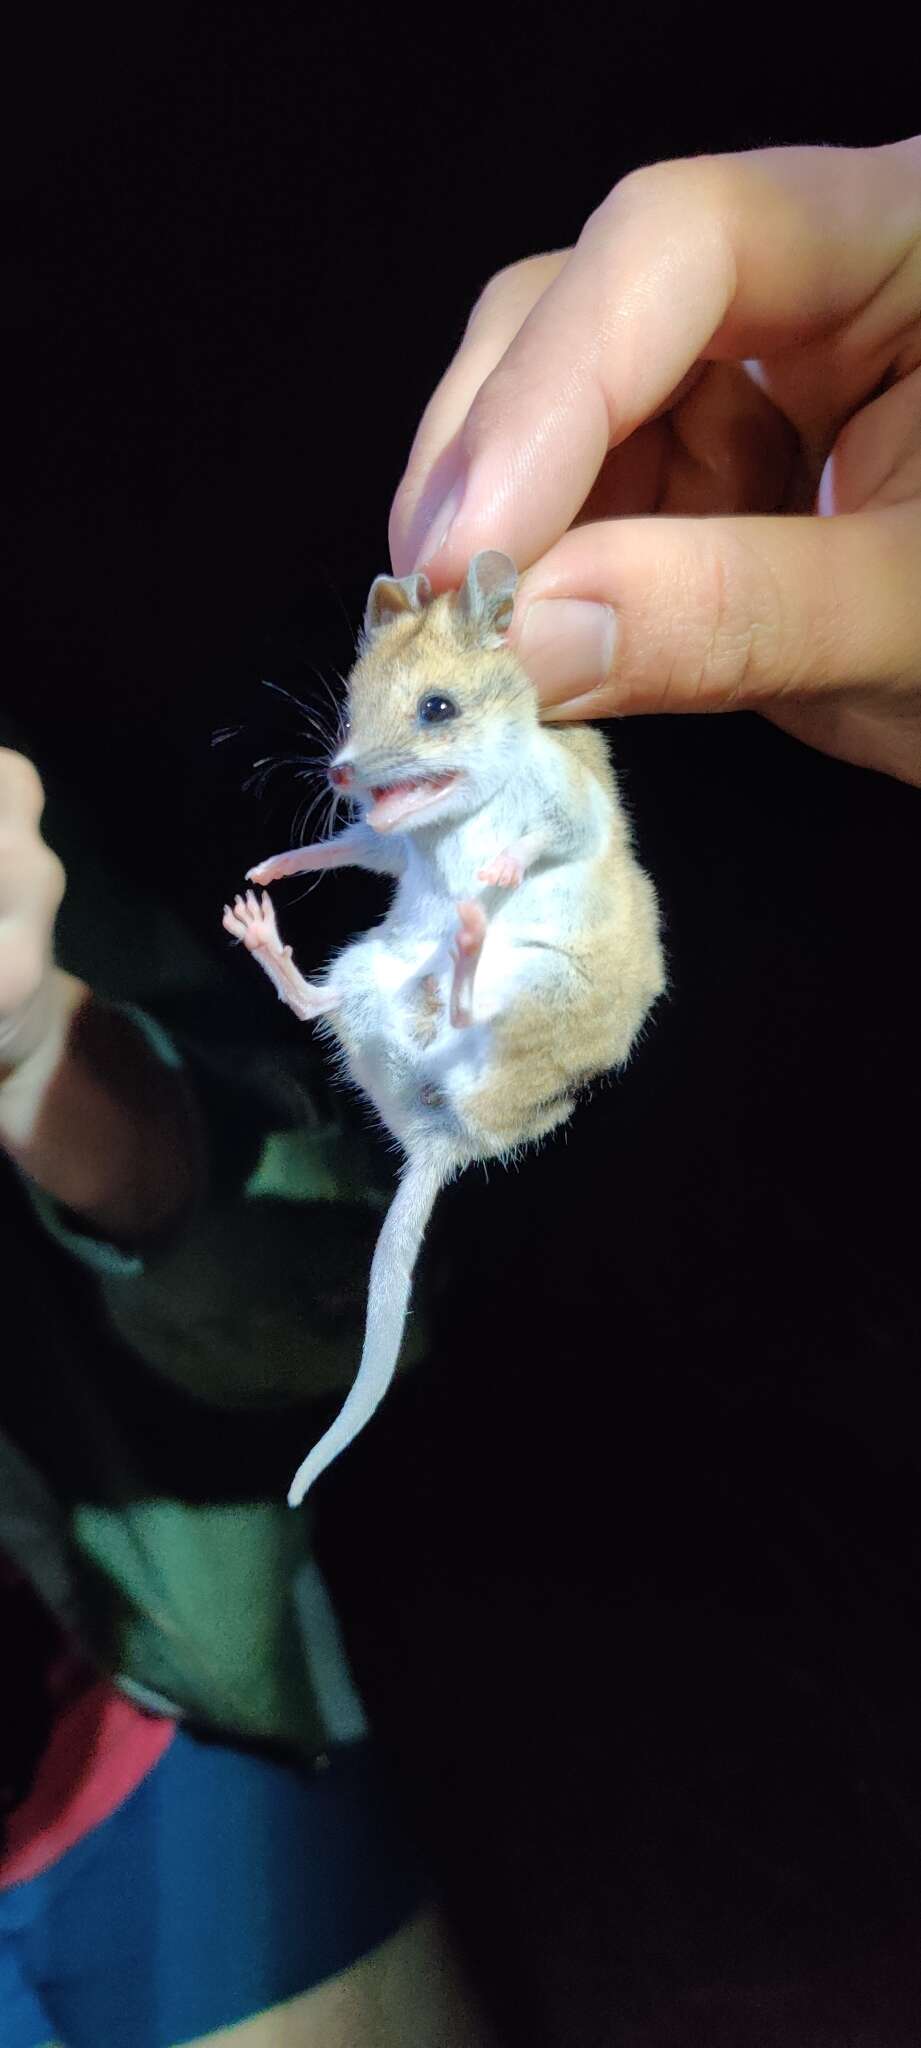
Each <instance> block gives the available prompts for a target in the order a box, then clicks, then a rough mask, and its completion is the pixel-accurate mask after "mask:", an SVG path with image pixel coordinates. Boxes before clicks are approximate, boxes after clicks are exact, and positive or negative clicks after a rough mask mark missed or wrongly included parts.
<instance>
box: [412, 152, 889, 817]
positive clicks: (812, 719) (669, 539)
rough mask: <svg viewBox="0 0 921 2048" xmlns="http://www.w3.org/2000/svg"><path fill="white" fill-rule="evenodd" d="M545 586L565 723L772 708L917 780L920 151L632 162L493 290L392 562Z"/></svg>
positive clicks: (548, 664)
mask: <svg viewBox="0 0 921 2048" xmlns="http://www.w3.org/2000/svg"><path fill="white" fill-rule="evenodd" d="M484 547H495V548H501V549H503V550H504V551H506V552H507V553H508V554H510V555H511V556H512V558H513V559H514V560H515V562H516V563H517V564H518V567H519V569H520V570H522V571H524V572H526V573H525V574H524V575H523V579H522V584H521V587H520V591H519V596H518V600H517V603H516V607H515V617H514V620H513V625H512V630H511V635H510V637H511V640H512V642H513V644H516V645H517V647H518V651H519V653H520V655H521V658H522V660H523V661H524V663H525V666H526V667H527V668H528V670H529V672H530V673H531V675H532V676H533V678H534V681H535V683H536V684H537V686H538V689H539V691H540V695H541V698H542V702H543V706H544V712H545V716H550V717H553V718H555V719H558V718H564V719H569V718H591V717H612V716H619V715H621V714H625V713H629V712H652V711H717V710H729V709H736V708H748V709H755V710H759V711H761V712H763V713H764V714H765V716H767V717H769V718H771V719H772V720H773V721H774V722H775V723H776V724H777V725H780V726H783V727H784V728H785V729H786V730H787V731H789V732H791V733H794V734H796V735H797V736H798V737H799V738H801V739H802V740H804V741H807V742H808V743H809V744H810V745H812V746H815V747H818V748H820V749H821V750H822V751H824V752H826V753H829V754H833V755H836V756H838V757H839V758H841V759H844V760H847V761H852V762H856V763H858V764H860V765H862V766H865V767H868V768H875V769H878V770H881V771H882V772H884V773H887V774H890V775H894V776H897V777H899V778H901V779H902V780H904V781H907V782H912V783H914V784H916V785H921V137H915V138H914V139H912V140H909V141H906V142H901V143H896V144H892V145H888V146H886V147H884V148H879V149H868V150H850V149H771V150H760V151H752V152H748V153H745V154H741V155H735V156H726V157H710V158H698V159H693V160H689V161H686V162H677V163H666V164H658V165H655V166H653V167H652V168H650V169H647V170H642V171H639V172H636V173H634V174H633V175H632V176H631V177H629V178H626V179H625V180H624V181H623V182H622V183H621V184H620V185H618V186H616V187H615V189H614V191H613V192H612V193H611V194H610V195H609V197H608V198H607V199H606V200H605V201H604V202H603V204H602V205H601V206H600V207H599V208H598V210H597V212H595V213H594V214H593V215H592V216H591V218H590V219H589V221H588V222H587V224H586V226H585V228H584V229H583V231H582V234H581V235H580V237H579V240H578V242H577V244H576V246H575V248H574V249H573V250H571V251H563V252H560V253H557V254H553V255H546V256H538V257H534V258H532V259H530V260H528V261H525V262H523V263H517V264H513V265H512V267H511V268H510V269H508V270H505V271H502V272H500V273H499V274H498V276H497V277H495V278H493V280H492V282H491V283H490V284H489V285H488V286H487V288H486V290H485V292H484V293H483V295H482V297H481V299H480V300H479V302H478V304H477V306H476V307H475V308H474V311H473V314H472V316H471V320H470V323H469V326H468V329H467V333H466V335H465V337H464V340H463V343H462V345H461V348H460V350H459V353H458V355H457V356H456V357H455V360H454V362H453V363H452V364H451V366H450V368H449V369H448V371H447V373H446V375H445V377H444V378H443V380H442V382H441V384H440V385H439V387H438V389H437V390H436V392H435V394H434V397H433V398H432V400H431V402H430V404H429V406H428V408H427V410H426V412H425V414H424V417H423V419H422V422H421V425H420V427H419V430H418V433H417V435H416V440H415V443H414V445H413V449H412V453H411V455H410V460H409V465H408V468H407V471H406V474H405V476H404V478H403V481H402V483H401V485H400V488H399V491H398V492H397V496H396V499H395V502H394V507H393V512H392V517H391V553H392V559H393V566H394V569H395V572H396V573H397V574H398V575H404V574H406V573H408V572H409V571H410V570H411V569H413V568H414V567H424V568H425V569H426V571H427V573H428V575H429V576H430V578H431V581H432V583H433V585H434V587H435V588H436V589H446V588H450V587H451V586H452V585H453V584H455V583H458V582H459V581H460V580H461V579H462V577H463V574H464V573H465V570H466V565H467V562H468V560H469V558H470V556H471V555H473V554H475V553H476V551H477V550H478V549H479V548H484Z"/></svg>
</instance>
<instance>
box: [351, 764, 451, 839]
mask: <svg viewBox="0 0 921 2048" xmlns="http://www.w3.org/2000/svg"><path fill="white" fill-rule="evenodd" d="M456 781H457V776H456V774H452V775H415V776H413V777H412V778H411V779H407V780H406V781H405V782H389V783H387V784H380V785H379V786H378V787H377V788H376V789H372V791H371V795H372V797H373V799H374V801H373V805H372V808H371V810H370V811H369V812H368V814H367V821H368V824H369V825H371V826H373V828H374V830H375V832H392V831H393V828H394V826H395V825H401V824H402V822H403V820H404V818H409V817H414V816H415V814H416V812H417V811H425V810H428V809H429V808H430V807H431V806H433V805H435V804H437V803H438V802H439V801H440V799H441V798H442V797H443V796H446V795H447V793H448V790H449V789H453V787H454V784H455V783H456Z"/></svg>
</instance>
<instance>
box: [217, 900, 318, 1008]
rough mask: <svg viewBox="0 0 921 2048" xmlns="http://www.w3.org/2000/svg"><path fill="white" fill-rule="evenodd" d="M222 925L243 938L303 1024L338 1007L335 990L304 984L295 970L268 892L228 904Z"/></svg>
mask: <svg viewBox="0 0 921 2048" xmlns="http://www.w3.org/2000/svg"><path fill="white" fill-rule="evenodd" d="M222 923H223V926H224V930H225V932H230V933H231V934H232V936H233V937H234V938H235V939H240V940H241V941H242V943H243V945H244V946H245V947H246V950H247V952H248V953H252V956H253V959H254V960H256V961H257V962H258V964H259V966H260V967H261V968H262V971H263V973H264V974H267V975H268V977H269V980H270V981H271V982H272V984H273V986H274V987H275V988H276V989H277V991H278V994H279V996H280V998H281V1000H282V1002H283V1003H287V1005H288V1008H289V1010H293V1011H294V1014H295V1017H300V1019H301V1022H302V1023H304V1024H309V1023H311V1022H312V1020H313V1018H314V1017H322V1016H323V1015H324V1013H325V1012H327V1011H329V1010H334V1009H335V1008H336V1006H337V1003H338V1000H339V998H338V996H337V995H336V994H335V991H334V990H332V989H329V988H321V987H319V986H318V984H317V983H316V982H310V981H305V980H304V976H303V975H302V974H301V972H300V970H299V969H298V968H297V967H295V965H294V958H293V955H292V952H291V948H290V946H283V945H282V942H281V937H280V934H279V930H278V926H277V924H276V922H275V911H274V909H273V907H272V903H271V900H270V898H269V897H268V896H267V895H266V892H265V890H263V892H262V900H261V902H257V900H256V897H255V895H254V893H253V891H252V889H247V892H246V895H245V896H237V897H236V898H235V900H234V903H233V907H232V908H231V906H230V904H229V903H225V905H224V916H223V919H222Z"/></svg>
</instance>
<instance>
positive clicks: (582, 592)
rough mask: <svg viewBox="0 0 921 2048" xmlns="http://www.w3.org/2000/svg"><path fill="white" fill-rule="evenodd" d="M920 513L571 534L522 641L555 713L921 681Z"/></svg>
mask: <svg viewBox="0 0 921 2048" xmlns="http://www.w3.org/2000/svg"><path fill="white" fill-rule="evenodd" d="M919 562H921V508H919V506H918V504H917V503H916V502H911V503H907V504H895V505H886V506H884V507H881V508H879V509H875V510H873V511H865V512H854V513H846V514H841V515H840V516H836V517H829V518H815V517H804V518H792V517H781V518H738V519H718V518H714V519H678V518H676V519H661V518H650V519H622V520H611V521H605V522H602V523H599V524H598V525H593V526H583V527H576V528H574V529H573V530H572V531H571V532H569V533H567V534H566V535H565V536H564V538H563V539H562V540H560V541H559V542H557V544H556V546H555V547H553V548H551V550H550V552H549V553H548V554H546V555H544V556H543V558H542V559H541V561H539V562H537V563H535V565H534V567H533V569H530V570H529V571H528V573H527V575H526V576H525V577H524V578H523V579H522V583H521V586H520V589H519V594H518V599H517V602H516V607H515V619H514V623H513V628H512V633H511V640H512V643H513V645H516V646H517V649H518V652H519V654H520V656H521V659H522V661H523V663H524V665H525V667H526V668H527V670H528V672H529V673H530V675H531V676H532V678H533V680H534V682H535V683H536V685H537V687H538V691H539V694H540V697H541V701H542V703H543V705H544V707H545V709H546V710H547V712H548V713H549V714H550V715H551V716H552V717H554V718H603V717H612V716H617V715H619V714H621V713H629V712H652V711H721V710H729V709H735V708H742V707H743V706H748V707H750V708H762V709H763V708H767V706H768V705H769V704H770V702H771V700H772V699H773V700H776V699H777V698H780V697H787V696H790V697H797V698H802V697H807V698H808V697H814V696H820V695H822V693H824V692H834V691H844V690H848V689H850V688H854V689H861V690H863V691H866V690H871V691H882V692H884V693H886V694H887V695H888V694H891V695H894V696H896V697H898V696H904V697H906V698H907V697H908V696H909V694H910V693H911V692H912V691H917V689H918V684H919V680H921V575H919Z"/></svg>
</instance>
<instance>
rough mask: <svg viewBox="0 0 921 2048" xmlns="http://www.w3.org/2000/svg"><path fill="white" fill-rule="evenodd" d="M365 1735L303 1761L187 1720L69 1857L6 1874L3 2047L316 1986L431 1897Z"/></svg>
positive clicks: (145, 2024) (176, 2038) (176, 2037)
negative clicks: (205, 1733) (230, 1742)
mask: <svg viewBox="0 0 921 2048" xmlns="http://www.w3.org/2000/svg"><path fill="white" fill-rule="evenodd" d="M427 1897H428V1886H427V1884H426V1880H425V1874H424V1869H423V1865H422V1860H421V1857H420V1856H419V1855H418V1853H417V1852H416V1850H415V1849H414V1847H413V1845H412V1843H411V1841H410V1839H409V1838H408V1836H407V1834H406V1832H405V1830H404V1827H403V1824H402V1820H401V1816H400V1813H399V1810H398V1804H397V1802H396V1799H395V1797H394V1794H393V1792H392V1790H391V1788H390V1785H389V1783H388V1780H387V1776H386V1772H385V1769H384V1766H383V1764H382V1762H381V1760H380V1759H379V1758H378V1756H377V1754H376V1751H375V1749H374V1747H373V1745H372V1744H370V1743H369V1742H361V1743H356V1744H354V1745H350V1746H349V1747H348V1748H343V1749H340V1750H338V1751H336V1750H334V1751H332V1752H331V1754H330V1762H329V1765H328V1767H327V1768H326V1769H322V1768H321V1769H317V1770H311V1769H309V1768H306V1769H301V1768H299V1767H298V1766H296V1765H293V1764H290V1763H284V1762H278V1761H276V1760H274V1759H270V1758H267V1757H265V1756H264V1755H257V1754H255V1753H252V1752H249V1751H246V1750H243V1749H237V1748H231V1747H229V1746H226V1745H224V1744H223V1743H221V1744H218V1743H212V1742H209V1741H208V1740H206V1739H203V1738H201V1737H199V1736H197V1735H192V1734H190V1733H189V1732H188V1731H186V1730H180V1731H179V1733H178V1734H177V1735H176V1736H175V1738H174V1740H173V1742H172V1743H171V1744H170V1747H169V1748H168V1749H167V1750H166V1751H165V1753H164V1755H163V1756H162V1757H161V1759H160V1761H159V1762H158V1763H157V1764H156V1765H155V1766H154V1769H153V1770H152V1771H151V1772H150V1774H149V1776H148V1777H146V1778H145V1779H144V1781H143V1783H142V1784H141V1785H140V1786H139V1787H138V1789H137V1791H136V1792H134V1793H132V1795H131V1797H130V1798H129V1799H127V1800H126V1801H125V1803H124V1805H123V1806H121V1807H119V1808H118V1810H117V1812H115V1813H114V1814H112V1815H111V1816H110V1818H109V1819H108V1820H106V1821H103V1822H102V1824H101V1826H99V1827H97V1828H94V1829H93V1830H92V1832H91V1833H90V1834H89V1835H87V1836H85V1837H84V1839H83V1840H82V1841H80V1842H78V1843H77V1844H76V1846H75V1847H74V1848H73V1849H70V1850H68V1852H67V1854H66V1855H65V1856H62V1857H61V1859H60V1861H59V1862H58V1863H56V1864H54V1866H53V1867H52V1868H51V1869H50V1870H47V1871H44V1872H42V1874H41V1875H40V1876H39V1877H36V1878H32V1879H31V1880H30V1881H29V1882H27V1883H25V1884H18V1885H13V1886H12V1887H10V1888H9V1889H8V1890H6V1891H0V2042H2V2044H3V2048H42V2044H44V2043H46V2042H48V2041H63V2042H66V2044H67V2048H173V2044H174V2043H176V2042H182V2041H189V2040H190V2039H193V2038H194V2037H195V2036H196V2035H198V2034H209V2033H212V2032H214V2030H215V2029H216V2028H218V2027H226V2026H231V2025H233V2024H234V2023H235V2022H237V2021H239V2020H244V2019H249V2018H251V2017H253V2016H254V2015H255V2014H256V2013H260V2012H264V2011H266V2010H267V2009H268V2008H269V2007H271V2006H274V2005H280V2004H281V2003H282V2002H283V2001H284V2000H285V1999H289V1998H293V1997H295V1996H296V1995H297V1994H298V1993H299V1992H304V1991H309V1990H310V1989H312V1988H313V1987H314V1986H315V1985H318V1984H321V1983H322V1982H323V1981H324V1980H325V1979H326V1978H328V1977H332V1976H335V1975H336V1973H337V1972H338V1971H340V1970H344V1969H346V1968H347V1967H348V1965H349V1964H350V1963H353V1962H356V1961H357V1960H358V1958H359V1957H360V1956H362V1955H367V1954H368V1953H369V1952H370V1950H372V1949H374V1948H376V1947H377V1945H378V1943H380V1942H382V1941H385V1940H386V1939H387V1937H388V1936H389V1935H391V1934H394V1933H396V1931H397V1929H398V1928H399V1927H400V1926H402V1924H403V1923H404V1922H405V1921H406V1920H407V1919H408V1918H409V1917H410V1916H411V1915H412V1914H413V1913H414V1912H415V1911H416V1910H417V1909H418V1908H419V1907H420V1906H421V1905H422V1904H423V1903H424V1902H425V1900H426V1899H427Z"/></svg>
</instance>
